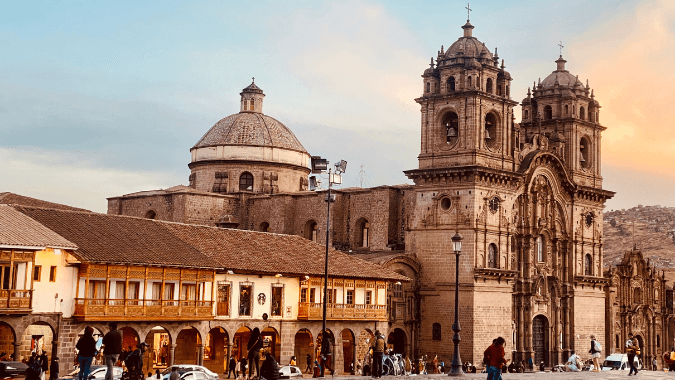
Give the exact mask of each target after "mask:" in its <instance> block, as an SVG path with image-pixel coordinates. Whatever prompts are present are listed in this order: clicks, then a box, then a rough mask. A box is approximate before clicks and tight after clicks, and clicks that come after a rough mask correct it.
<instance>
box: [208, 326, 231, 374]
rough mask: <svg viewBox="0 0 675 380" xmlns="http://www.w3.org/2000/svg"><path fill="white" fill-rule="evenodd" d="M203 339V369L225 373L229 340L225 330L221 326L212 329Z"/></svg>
mask: <svg viewBox="0 0 675 380" xmlns="http://www.w3.org/2000/svg"><path fill="white" fill-rule="evenodd" d="M204 336H205V339H204V359H203V362H204V364H203V365H204V367H206V368H208V369H209V370H211V371H213V372H215V373H226V372H227V371H228V370H229V368H227V365H228V362H229V360H228V359H229V356H228V351H229V350H228V348H229V346H230V339H229V335H228V333H227V330H226V329H225V328H224V327H221V326H215V327H212V328H211V329H210V330H209V331H208V332H207V333H206V335H204Z"/></svg>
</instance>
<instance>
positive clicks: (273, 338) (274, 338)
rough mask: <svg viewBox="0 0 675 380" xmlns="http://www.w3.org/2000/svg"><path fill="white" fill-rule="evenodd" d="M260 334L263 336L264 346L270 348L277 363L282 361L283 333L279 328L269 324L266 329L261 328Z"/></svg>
mask: <svg viewBox="0 0 675 380" xmlns="http://www.w3.org/2000/svg"><path fill="white" fill-rule="evenodd" d="M260 335H261V336H262V338H263V347H264V348H265V349H269V350H270V353H272V356H273V357H274V359H275V360H276V361H277V363H280V358H281V335H280V334H279V332H278V331H277V329H275V328H274V327H272V326H267V327H265V328H264V329H260Z"/></svg>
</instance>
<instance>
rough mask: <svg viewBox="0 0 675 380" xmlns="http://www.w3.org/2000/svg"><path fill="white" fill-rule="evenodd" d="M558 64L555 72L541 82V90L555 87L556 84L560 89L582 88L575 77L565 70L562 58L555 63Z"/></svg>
mask: <svg viewBox="0 0 675 380" xmlns="http://www.w3.org/2000/svg"><path fill="white" fill-rule="evenodd" d="M555 62H556V63H557V64H558V68H557V70H556V71H554V72H552V73H551V74H550V75H549V76H547V77H546V79H544V80H543V81H541V86H542V87H543V88H552V87H554V86H555V84H556V82H557V83H558V85H559V86H560V87H568V88H572V87H575V86H582V87H583V84H582V83H581V81H580V80H579V78H577V77H576V76H574V75H572V74H571V73H570V72H569V71H567V70H565V63H566V62H567V61H565V60H564V59H563V57H562V56H560V58H558V60H557V61H555Z"/></svg>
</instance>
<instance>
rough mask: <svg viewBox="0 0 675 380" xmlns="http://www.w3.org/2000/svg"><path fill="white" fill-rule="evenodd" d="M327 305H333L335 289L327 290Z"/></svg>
mask: <svg viewBox="0 0 675 380" xmlns="http://www.w3.org/2000/svg"><path fill="white" fill-rule="evenodd" d="M326 295H327V296H328V303H335V301H336V299H337V289H327V292H326Z"/></svg>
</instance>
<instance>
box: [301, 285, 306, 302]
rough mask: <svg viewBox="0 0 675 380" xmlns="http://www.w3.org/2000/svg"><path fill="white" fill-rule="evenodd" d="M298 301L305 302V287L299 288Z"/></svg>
mask: <svg viewBox="0 0 675 380" xmlns="http://www.w3.org/2000/svg"><path fill="white" fill-rule="evenodd" d="M300 302H307V288H302V289H300Z"/></svg>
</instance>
